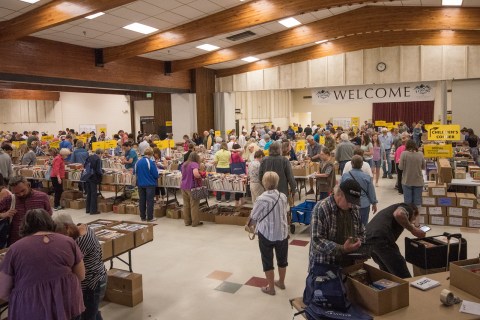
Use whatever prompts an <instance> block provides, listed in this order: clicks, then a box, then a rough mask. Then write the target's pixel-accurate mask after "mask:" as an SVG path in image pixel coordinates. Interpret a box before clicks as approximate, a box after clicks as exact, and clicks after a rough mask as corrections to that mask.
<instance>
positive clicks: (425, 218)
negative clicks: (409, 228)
mask: <svg viewBox="0 0 480 320" xmlns="http://www.w3.org/2000/svg"><path fill="white" fill-rule="evenodd" d="M417 223H418V224H428V216H427V215H423V214H419V215H418V216H417Z"/></svg>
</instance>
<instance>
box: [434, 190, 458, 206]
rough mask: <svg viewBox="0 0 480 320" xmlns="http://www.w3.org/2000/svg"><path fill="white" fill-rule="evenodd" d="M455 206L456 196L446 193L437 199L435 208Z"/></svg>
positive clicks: (452, 193)
mask: <svg viewBox="0 0 480 320" xmlns="http://www.w3.org/2000/svg"><path fill="white" fill-rule="evenodd" d="M456 205H457V195H456V193H454V192H447V195H446V196H444V197H438V198H437V206H440V207H455V206H456Z"/></svg>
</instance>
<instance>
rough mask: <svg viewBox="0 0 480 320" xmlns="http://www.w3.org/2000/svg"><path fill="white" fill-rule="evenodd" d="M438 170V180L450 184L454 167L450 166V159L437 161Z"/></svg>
mask: <svg viewBox="0 0 480 320" xmlns="http://www.w3.org/2000/svg"><path fill="white" fill-rule="evenodd" d="M437 169H438V180H440V182H441V183H450V182H452V178H453V170H452V166H450V161H449V160H448V159H438V161H437Z"/></svg>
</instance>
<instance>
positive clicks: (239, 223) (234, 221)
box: [215, 214, 248, 226]
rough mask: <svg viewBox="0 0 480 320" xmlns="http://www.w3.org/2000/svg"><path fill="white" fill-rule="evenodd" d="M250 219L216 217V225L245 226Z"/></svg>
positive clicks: (234, 216) (232, 216)
mask: <svg viewBox="0 0 480 320" xmlns="http://www.w3.org/2000/svg"><path fill="white" fill-rule="evenodd" d="M247 221H248V217H242V216H239V215H220V214H219V215H216V216H215V223H218V224H230V225H235V226H245V225H246V224H247Z"/></svg>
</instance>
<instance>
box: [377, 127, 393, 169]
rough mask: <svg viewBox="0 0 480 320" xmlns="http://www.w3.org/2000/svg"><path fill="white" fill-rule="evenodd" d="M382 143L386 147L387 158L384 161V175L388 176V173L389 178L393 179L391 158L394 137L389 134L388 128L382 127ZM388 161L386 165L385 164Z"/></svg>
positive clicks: (379, 138) (380, 138)
mask: <svg viewBox="0 0 480 320" xmlns="http://www.w3.org/2000/svg"><path fill="white" fill-rule="evenodd" d="M378 140H380V143H381V144H382V146H383V147H384V148H385V159H382V160H384V161H383V163H382V170H383V177H382V178H386V177H387V175H388V178H389V179H393V176H392V161H391V160H390V151H391V149H392V144H393V138H392V136H390V135H389V134H388V130H387V128H383V129H382V134H381V135H380V136H379V137H378ZM385 163H386V165H385Z"/></svg>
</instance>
